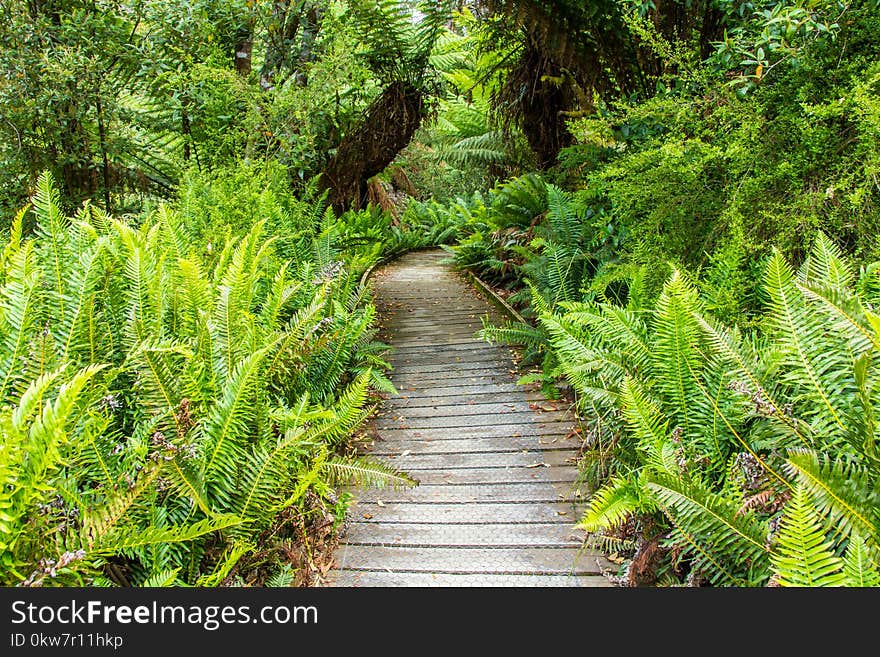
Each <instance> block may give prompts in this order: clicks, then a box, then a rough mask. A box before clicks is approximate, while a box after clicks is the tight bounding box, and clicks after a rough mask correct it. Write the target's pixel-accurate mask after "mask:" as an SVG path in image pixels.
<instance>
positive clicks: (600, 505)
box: [577, 476, 644, 532]
mask: <svg viewBox="0 0 880 657" xmlns="http://www.w3.org/2000/svg"><path fill="white" fill-rule="evenodd" d="M643 507H644V503H643V500H642V496H641V491H640V490H639V487H638V484H637V483H634V482H633V481H632V480H631V479H629V478H628V477H620V476H618V477H613V478H612V479H611V480H610V481H608V482H607V483H606V484H604V485H603V486H602V488H600V489H599V490H597V491H596V492H595V493H593V495H592V496H591V497H590V502H589V505H588V506H587V509H586V511H585V512H584V514H583V516H581V519H580V520H579V521H578V523H577V526H578V527H580V528H581V529H584V530H585V531H588V532H598V531H600V530H607V529H613V528H615V527H617V526H618V525H619V524H621V523H622V522H624V521H626V519H627V518H629V517H630V515H632V514H633V513H635V512H637V511H641V510H643Z"/></svg>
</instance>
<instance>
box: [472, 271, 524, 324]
mask: <svg viewBox="0 0 880 657" xmlns="http://www.w3.org/2000/svg"><path fill="white" fill-rule="evenodd" d="M460 271H461V272H462V273H463V274H464V275H465V277H466V278H467V279H468V280H469V281H470V282H471V284H473V286H474V287H475V288H477V290H478V291H479V292H480V293H481V294H482V295H483V296H484V297H486V299H487V300H488V301H489V302H490V303H491V304H492V305H494V306H496V307H497V308H498V309H499V310H500V311H501V312H502V313H503V314H505V315H507V317H508V318H509V319H511V320H513V321H515V322H520V323H521V324H526V323H527V322H526V320H525V319H524V318H523V316H522V315H520V314H519V313H518V312H517V311H516V310H515V309H514V307H513V306H511V305H510V304H509V303H507V301H505V300H504V298H503V297H502V296H501V295H500V294H498V293H497V292H496V291H495V290H493V289H492V287H491V286H490V285H489V284H488V283H486V282H485V281H484V280H482V279H481V278H480V277H479V276H477V275H476V274H475V273H474V272H472V271H471V270H470V269H462V270H460Z"/></svg>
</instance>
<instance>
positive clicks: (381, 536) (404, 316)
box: [330, 249, 609, 586]
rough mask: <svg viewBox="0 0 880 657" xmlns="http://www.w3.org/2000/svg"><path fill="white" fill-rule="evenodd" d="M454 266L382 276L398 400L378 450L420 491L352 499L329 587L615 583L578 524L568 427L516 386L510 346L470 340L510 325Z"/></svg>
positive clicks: (412, 261)
mask: <svg viewBox="0 0 880 657" xmlns="http://www.w3.org/2000/svg"><path fill="white" fill-rule="evenodd" d="M445 257H446V254H445V253H444V252H443V251H440V250H439V249H438V250H431V251H420V252H413V253H410V254H408V255H406V256H404V257H402V258H400V259H399V260H397V261H395V262H394V263H392V264H390V265H387V266H385V267H383V268H382V269H380V270H379V271H378V272H376V274H375V275H374V277H373V280H374V288H375V292H376V302H377V307H378V310H379V313H380V317H381V318H382V323H383V334H382V338H383V339H384V340H385V341H387V342H388V343H389V344H391V345H392V347H393V348H394V351H393V354H392V356H391V363H392V364H393V365H394V370H393V372H392V375H391V379H392V381H394V384H395V386H396V387H397V389H398V391H399V393H400V395H399V396H397V397H394V398H392V399H389V400H388V401H387V402H385V404H384V408H383V409H382V411H381V413H380V415H379V417H378V418H377V419H376V420H374V423H375V429H376V431H377V435H378V438H377V440H376V441H375V442H374V444H373V446H372V449H371V451H370V452H369V453H371V454H374V455H376V456H378V457H380V458H383V459H387V460H388V462H389V463H392V464H393V465H394V466H396V467H397V468H399V469H402V470H404V471H406V472H408V473H410V474H411V475H412V476H413V477H415V478H416V479H418V480H419V481H420V482H421V483H420V485H419V486H418V487H416V488H413V489H409V490H403V491H392V490H369V491H360V490H358V491H354V493H355V497H356V500H357V501H356V503H355V504H354V505H353V506H352V507H351V510H350V512H349V517H348V519H347V521H346V529H345V531H344V533H343V535H342V538H341V542H340V545H339V548H338V550H337V552H336V555H335V557H336V568H335V570H334V571H332V572H331V574H330V582H331V583H335V585H336V586H608V585H609V583H608V580H607V579H606V578H605V577H604V576H602V575H601V574H600V570H601V569H600V557H599V556H598V554H597V553H596V552H594V551H590V550H583V549H582V547H581V545H582V538H583V535H582V533H581V532H579V531H578V530H576V529H575V528H574V527H573V523H574V522H575V520H576V519H577V517H578V513H579V511H580V510H581V509H582V508H583V501H584V500H583V498H582V496H581V492H580V491H579V490H578V489H576V488H575V486H574V483H573V482H574V481H575V478H576V476H577V469H576V467H575V465H574V457H575V448H576V446H577V445H576V439H573V438H571V437H569V433H570V430H571V429H572V428H573V426H574V423H573V422H572V418H571V416H570V415H569V414H567V413H566V412H565V411H564V410H556V404H553V403H552V402H547V401H546V400H545V399H544V398H543V397H542V396H541V395H540V393H539V392H538V391H536V390H533V389H532V390H530V389H527V388H524V387H523V386H518V385H516V383H515V382H516V376H515V375H514V363H513V354H512V352H511V351H510V350H509V349H507V348H504V347H497V346H491V345H489V344H487V343H486V342H483V341H480V340H478V339H477V338H475V337H474V333H475V332H476V331H477V330H478V329H479V328H480V327H481V322H480V317H481V316H483V315H486V314H487V313H488V314H489V315H490V317H492V319H493V320H495V321H500V319H501V318H500V317H499V316H498V315H497V313H495V311H494V310H493V309H492V307H491V306H490V305H489V304H488V303H487V302H486V301H485V299H484V298H483V297H481V296H480V295H479V294H478V293H477V292H476V291H475V290H474V289H473V288H472V287H471V286H470V285H468V284H467V283H465V282H464V281H463V279H462V278H461V277H460V276H459V275H458V274H457V273H455V272H454V271H453V269H452V268H451V267H450V266H449V265H446V264H444V263H443V262H442V260H444V258H445ZM601 565H603V566H604V565H605V564H604V562H602V563H601Z"/></svg>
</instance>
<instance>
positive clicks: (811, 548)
mask: <svg viewBox="0 0 880 657" xmlns="http://www.w3.org/2000/svg"><path fill="white" fill-rule="evenodd" d="M832 548H833V545H832V543H831V541H829V540H828V539H827V537H826V536H825V532H824V531H823V530H822V527H821V525H820V524H819V521H818V519H817V518H816V514H815V511H814V510H813V506H812V501H811V499H810V496H809V493H807V490H806V488H804V487H803V486H799V487H797V488H796V489H795V492H794V496H793V497H792V499H791V500H790V501H789V502H788V504H787V505H786V511H785V515H784V516H783V517H782V522H781V525H780V527H779V534H778V535H777V539H776V548H775V551H774V554H773V555H772V556H771V562H772V564H773V573H774V578H775V579H776V581H777V582H778V583H779V585H780V586H841V585H842V584H843V583H844V575H843V573H842V572H841V570H842V568H843V560H842V559H840V558H839V557H837V556H836V555H835V554H834V551H833V549H832Z"/></svg>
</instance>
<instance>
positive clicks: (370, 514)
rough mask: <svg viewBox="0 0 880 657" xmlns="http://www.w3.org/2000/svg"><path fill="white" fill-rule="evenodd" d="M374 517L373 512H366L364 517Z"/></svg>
mask: <svg viewBox="0 0 880 657" xmlns="http://www.w3.org/2000/svg"><path fill="white" fill-rule="evenodd" d="M372 517H373V514H372V513H365V514H364V518H366V519H367V520H369V519H370V518H372Z"/></svg>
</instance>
